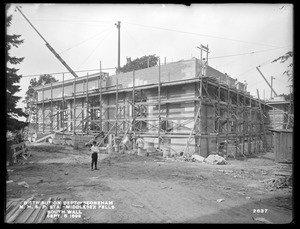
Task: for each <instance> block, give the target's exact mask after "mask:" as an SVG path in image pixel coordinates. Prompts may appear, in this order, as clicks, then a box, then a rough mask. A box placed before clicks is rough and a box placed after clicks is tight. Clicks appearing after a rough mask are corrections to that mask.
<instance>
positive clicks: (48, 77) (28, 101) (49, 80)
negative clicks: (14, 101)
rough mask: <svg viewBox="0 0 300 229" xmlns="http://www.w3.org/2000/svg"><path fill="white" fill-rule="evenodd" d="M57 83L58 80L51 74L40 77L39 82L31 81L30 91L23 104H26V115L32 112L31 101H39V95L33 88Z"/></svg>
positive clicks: (26, 94)
mask: <svg viewBox="0 0 300 229" xmlns="http://www.w3.org/2000/svg"><path fill="white" fill-rule="evenodd" d="M57 81H58V80H57V79H55V78H54V77H53V76H51V75H49V74H44V75H40V77H39V79H38V80H36V78H33V79H31V80H30V82H29V86H28V89H27V91H26V93H25V99H24V101H23V103H25V104H26V107H25V112H26V114H29V112H30V109H31V100H35V99H37V97H36V96H37V95H36V94H35V93H34V89H33V88H34V87H37V86H41V85H46V84H50V83H54V82H57Z"/></svg>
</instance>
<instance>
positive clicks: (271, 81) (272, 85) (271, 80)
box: [271, 76, 275, 99]
mask: <svg viewBox="0 0 300 229" xmlns="http://www.w3.org/2000/svg"><path fill="white" fill-rule="evenodd" d="M273 79H275V77H273V76H271V99H272V96H273V95H272V90H273Z"/></svg>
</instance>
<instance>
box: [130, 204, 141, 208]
mask: <svg viewBox="0 0 300 229" xmlns="http://www.w3.org/2000/svg"><path fill="white" fill-rule="evenodd" d="M131 205H132V206H133V207H138V208H144V205H139V204H131Z"/></svg>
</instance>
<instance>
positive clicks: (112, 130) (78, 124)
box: [30, 46, 266, 157]
mask: <svg viewBox="0 0 300 229" xmlns="http://www.w3.org/2000/svg"><path fill="white" fill-rule="evenodd" d="M201 47H202V48H203V47H204V48H203V50H205V51H207V53H208V47H205V46H201ZM205 48H206V49H205ZM201 51H202V50H201ZM201 56H202V53H201ZM189 63H192V64H191V67H190V68H189V69H192V68H194V69H193V70H191V71H192V73H193V74H195V76H191V77H189V78H186V79H182V76H181V75H179V76H178V77H177V78H176V77H174V78H173V79H171V78H172V74H171V71H175V70H174V69H176V68H178V69H179V67H181V66H187V64H189ZM180 64H181V62H178V64H177V65H176V63H175V64H174V65H171V66H170V67H169V68H168V69H171V70H170V71H169V72H168V73H166V68H167V67H164V66H167V65H168V64H166V63H165V64H164V65H161V64H160V61H159V63H158V66H156V67H152V68H149V72H146V70H147V69H146V70H145V71H144V74H145V77H151V80H152V81H151V82H150V83H149V82H146V83H141V81H140V80H141V79H137V78H136V73H137V72H138V71H133V72H129V73H126V75H122V74H117V75H116V76H115V78H114V77H109V76H108V74H107V73H104V72H102V67H101V62H100V71H99V73H97V74H93V75H88V74H87V75H86V77H77V78H74V79H72V80H67V81H65V80H64V75H63V80H62V82H56V83H51V85H50V86H49V85H48V86H46V85H45V86H42V87H38V88H35V90H36V92H38V93H39V96H38V101H36V111H35V118H34V119H33V120H34V122H35V123H32V124H31V129H30V130H33V129H34V132H35V133H36V134H39V135H40V137H42V136H43V135H47V134H49V133H62V134H63V135H68V136H78V135H79V136H89V137H90V138H93V137H94V136H96V135H99V133H103V135H104V136H105V137H104V138H109V135H113V137H117V138H119V139H122V138H124V137H125V136H126V135H128V134H132V135H133V136H138V137H142V138H145V139H146V140H147V141H151V142H153V143H155V144H156V146H157V148H158V149H161V148H164V147H165V146H166V145H167V146H168V147H169V148H170V149H171V151H173V152H177V153H180V152H184V154H194V153H197V154H200V155H203V156H207V155H208V154H210V153H211V152H213V151H215V152H218V151H219V150H220V148H221V147H223V149H225V150H226V152H227V151H228V152H230V151H232V150H233V149H234V148H235V151H236V152H240V153H241V154H242V155H244V154H246V153H249V152H253V153H254V152H258V151H260V150H261V147H262V145H264V148H266V144H265V143H264V144H262V142H265V141H266V140H265V138H264V136H263V133H264V131H265V130H264V125H263V124H264V123H265V122H266V119H265V116H264V115H263V113H264V112H265V110H264V109H265V104H264V102H263V101H261V100H259V99H255V98H253V96H251V95H250V94H249V93H248V92H247V91H246V90H245V88H244V87H243V85H242V84H240V85H237V84H235V83H234V82H233V79H231V78H230V77H229V76H227V75H226V74H225V75H224V74H222V75H221V74H220V73H219V72H218V74H219V75H218V76H215V75H213V74H210V75H208V74H207V71H208V68H209V70H210V71H212V72H214V71H215V72H216V70H214V69H212V68H211V67H209V66H208V55H207V58H206V60H202V57H201V60H200V61H199V60H198V59H193V60H192V61H189V62H183V63H182V64H181V65H180ZM161 67H164V69H163V70H162V69H161ZM178 72H180V74H186V75H188V73H182V72H184V71H183V70H181V69H180V70H178ZM162 73H163V76H162V75H161V74H162ZM139 74H140V75H141V74H142V73H140V72H139ZM147 74H148V75H147ZM149 74H150V75H149ZM190 75H191V74H190ZM162 77H163V79H164V80H162ZM152 78H153V79H152ZM120 80H121V83H120ZM155 80H156V82H155ZM108 81H109V83H108ZM112 81H114V82H115V84H113V82H112ZM127 81H128V82H130V83H128V84H127V86H126V85H125V83H124V82H127ZM124 85H125V86H124ZM238 86H239V87H238ZM46 87H47V88H46ZM58 87H59V88H61V90H58ZM80 87H82V88H80ZM183 87H186V88H187V89H185V91H184V90H183V89H182V88H183ZM177 90H178V92H177ZM180 90H181V91H180ZM46 91H47V94H48V97H50V98H48V97H47V96H45V94H46ZM60 92H61V93H62V95H61V96H59V97H57V96H56V97H54V94H55V95H57V94H59V93H60ZM49 93H50V96H49ZM40 96H41V97H40ZM261 111H262V112H261ZM33 124H35V125H33ZM171 141H172V142H171ZM170 142H171V143H170ZM224 147H225V148H224ZM232 155H233V157H235V153H232Z"/></svg>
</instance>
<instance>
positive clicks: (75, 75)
mask: <svg viewBox="0 0 300 229" xmlns="http://www.w3.org/2000/svg"><path fill="white" fill-rule="evenodd" d="M16 8H17V10H18V11H19V12H20V13H21V14H22V15H23V17H24V18H25V19H26V21H27V22H28V23H29V24H30V25H31V27H32V28H33V29H34V30H35V31H36V32H37V34H38V35H39V36H40V37H41V38H42V39H43V40H44V41H45V43H46V46H47V48H48V49H49V50H50V51H51V52H52V53H53V54H54V55H55V57H56V58H57V59H58V60H59V61H60V62H61V63H62V64H63V65H64V66H65V67H66V68H67V69H68V70H69V72H70V73H71V74H72V75H73V76H74V77H78V75H77V74H76V73H75V72H74V71H73V70H72V68H70V66H69V65H68V64H67V63H66V62H65V61H64V60H63V59H62V58H61V56H60V55H59V54H58V53H57V52H56V51H55V50H54V48H52V47H51V45H50V44H49V43H48V42H47V41H46V39H45V38H44V37H43V36H42V35H41V34H40V33H39V31H38V30H37V29H36V28H35V27H34V26H33V25H32V24H31V22H30V21H29V20H28V19H27V17H26V16H25V15H24V14H23V13H22V11H21V10H20V9H19V7H16Z"/></svg>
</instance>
